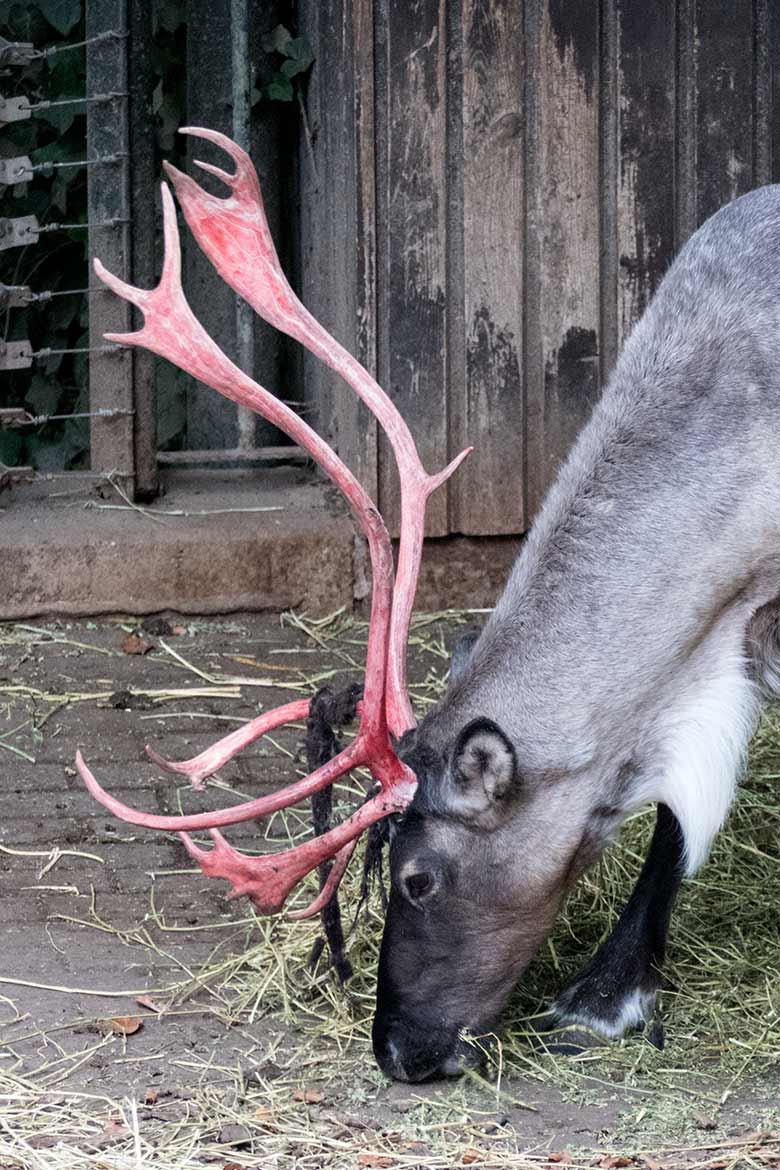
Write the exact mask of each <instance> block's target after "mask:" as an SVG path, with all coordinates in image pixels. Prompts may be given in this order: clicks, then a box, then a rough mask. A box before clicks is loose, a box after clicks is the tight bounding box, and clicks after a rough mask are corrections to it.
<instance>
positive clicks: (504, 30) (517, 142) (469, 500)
mask: <svg viewBox="0 0 780 1170" xmlns="http://www.w3.org/2000/svg"><path fill="white" fill-rule="evenodd" d="M462 22H463V23H462V45H461V48H462V58H461V60H451V66H452V67H453V68H460V69H462V79H463V83H462V106H461V110H460V111H459V114H460V118H461V124H462V145H463V155H462V175H463V179H462V182H463V204H462V209H461V214H462V222H463V228H462V240H463V245H462V246H463V274H462V279H463V286H464V290H463V291H464V312H463V317H462V320H461V325H462V336H461V338H460V339H458V341H459V345H458V362H459V366H460V368H461V370H462V371H463V374H465V377H462V380H459V381H457V382H456V381H455V380H453V381H451V382H450V386H449V392H450V396H451V399H453V400H456V401H457V404H458V405H457V407H456V408H455V409H456V410H457V411H458V416H459V419H460V422H461V429H460V431H459V433H458V435H457V437H456V438H455V439H454V440H453V443H454V448H455V449H459V448H462V447H463V446H465V445H466V444H471V445H473V446H474V452H473V453H472V455H471V456H470V457H469V459H468V460H467V461H466V463H465V464H464V466H463V468H461V470H460V471H459V472H458V474H457V475H456V476H455V477H454V479H453V481H452V487H451V495H452V496H453V497H454V499H455V501H456V503H457V506H456V507H455V508H453V510H452V516H451V522H452V527H453V530H454V531H458V532H465V533H482V532H486V531H489V532H493V533H497V534H503V533H510V534H511V533H516V532H520V531H522V529H523V526H524V520H525V515H524V499H523V495H524V492H523V484H524V478H525V477H524V467H523V459H524V451H523V442H522V433H523V380H522V339H523V247H522V240H523V202H524V194H523V116H522V104H521V102H522V93H521V89H520V85H519V80H520V78H521V77H522V71H523V40H522V14H521V12H520V10H519V7H518V5H517V4H515V3H514V0H465V2H464V3H463V4H462ZM454 292H455V290H451V292H450V296H452V295H453V293H454ZM454 340H455V339H453V343H454ZM461 391H462V393H461ZM499 469H501V470H500V471H499Z"/></svg>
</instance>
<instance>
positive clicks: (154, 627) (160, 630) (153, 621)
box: [141, 617, 174, 638]
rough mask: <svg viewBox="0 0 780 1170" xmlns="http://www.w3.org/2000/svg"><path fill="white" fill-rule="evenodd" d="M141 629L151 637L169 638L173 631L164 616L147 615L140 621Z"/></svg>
mask: <svg viewBox="0 0 780 1170" xmlns="http://www.w3.org/2000/svg"><path fill="white" fill-rule="evenodd" d="M141 629H142V630H143V632H144V633H145V634H151V635H152V637H153V638H169V637H170V636H171V634H173V633H174V629H173V626H172V625H171V623H170V622H169V621H168V619H167V618H164V617H147V618H144V620H143V621H142V622H141Z"/></svg>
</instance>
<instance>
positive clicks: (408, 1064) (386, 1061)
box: [373, 1014, 463, 1083]
mask: <svg viewBox="0 0 780 1170" xmlns="http://www.w3.org/2000/svg"><path fill="white" fill-rule="evenodd" d="M373 1042H374V1055H375V1056H376V1061H377V1064H378V1065H379V1067H380V1068H381V1070H382V1072H383V1073H385V1075H386V1076H388V1077H392V1078H393V1080H395V1081H407V1082H412V1083H414V1082H419V1081H429V1080H433V1079H434V1078H436V1077H446V1076H453V1075H457V1073H458V1072H462V1071H463V1066H462V1064H461V1063H460V1061H459V1060H458V1059H457V1056H456V1049H457V1048H458V1040H457V1030H451V1029H449V1028H442V1027H441V1026H438V1027H437V1026H435V1025H433V1024H427V1023H426V1022H424V1021H422V1020H420V1021H414V1022H411V1021H407V1020H402V1019H395V1020H387V1019H385V1018H383V1017H382V1016H381V1015H379V1014H377V1015H376V1016H375V1017H374V1028H373Z"/></svg>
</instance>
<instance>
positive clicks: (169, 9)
mask: <svg viewBox="0 0 780 1170" xmlns="http://www.w3.org/2000/svg"><path fill="white" fill-rule="evenodd" d="M154 16H155V22H156V24H157V27H158V28H162V29H165V31H166V32H170V33H172V32H176V29H177V28H178V27H179V25H181V24H184V23H185V22H184V18H183V16H182V6H181V3H180V0H157V3H156V4H155V12H154Z"/></svg>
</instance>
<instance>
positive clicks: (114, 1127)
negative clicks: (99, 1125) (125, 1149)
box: [103, 1117, 130, 1138]
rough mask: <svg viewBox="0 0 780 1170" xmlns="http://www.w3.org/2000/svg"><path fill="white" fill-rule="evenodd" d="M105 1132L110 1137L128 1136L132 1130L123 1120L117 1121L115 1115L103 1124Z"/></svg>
mask: <svg viewBox="0 0 780 1170" xmlns="http://www.w3.org/2000/svg"><path fill="white" fill-rule="evenodd" d="M103 1133H104V1134H106V1135H107V1136H108V1137H116V1138H120V1137H127V1136H128V1135H129V1133H130V1130H129V1129H128V1128H127V1126H126V1125H125V1124H124V1122H123V1121H117V1119H116V1118H115V1117H109V1119H108V1121H107V1122H106V1123H105V1125H104V1126H103Z"/></svg>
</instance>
